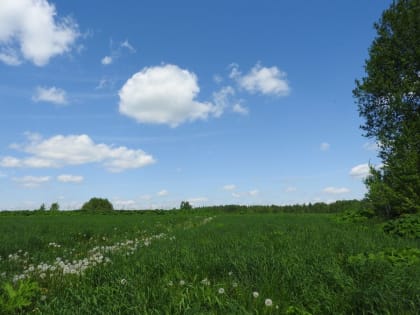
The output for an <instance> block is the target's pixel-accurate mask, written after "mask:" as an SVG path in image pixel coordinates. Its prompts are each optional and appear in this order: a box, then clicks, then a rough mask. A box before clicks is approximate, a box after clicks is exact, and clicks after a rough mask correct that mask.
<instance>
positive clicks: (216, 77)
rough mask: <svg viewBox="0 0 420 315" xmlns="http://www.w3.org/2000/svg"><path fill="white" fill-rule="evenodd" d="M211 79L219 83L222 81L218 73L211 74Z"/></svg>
mask: <svg viewBox="0 0 420 315" xmlns="http://www.w3.org/2000/svg"><path fill="white" fill-rule="evenodd" d="M213 81H214V83H217V84H220V83H222V82H223V78H222V76H221V75H219V74H215V75H214V76H213Z"/></svg>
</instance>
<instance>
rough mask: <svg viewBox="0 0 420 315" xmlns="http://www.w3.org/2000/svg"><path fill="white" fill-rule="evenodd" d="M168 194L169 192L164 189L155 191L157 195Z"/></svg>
mask: <svg viewBox="0 0 420 315" xmlns="http://www.w3.org/2000/svg"><path fill="white" fill-rule="evenodd" d="M168 194H169V192H168V191H167V190H166V189H162V190H161V191H159V192H158V193H157V195H158V196H159V197H163V196H167V195H168Z"/></svg>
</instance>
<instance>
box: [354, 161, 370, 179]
mask: <svg viewBox="0 0 420 315" xmlns="http://www.w3.org/2000/svg"><path fill="white" fill-rule="evenodd" d="M369 172H370V168H369V164H368V163H364V164H359V165H356V166H354V167H352V169H351V170H350V173H349V174H350V176H351V177H354V178H362V179H363V178H366V177H367V176H368V175H369Z"/></svg>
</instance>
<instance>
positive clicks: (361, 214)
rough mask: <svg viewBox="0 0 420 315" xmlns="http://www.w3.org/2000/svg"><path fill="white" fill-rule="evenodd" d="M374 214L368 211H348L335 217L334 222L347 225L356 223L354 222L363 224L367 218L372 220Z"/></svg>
mask: <svg viewBox="0 0 420 315" xmlns="http://www.w3.org/2000/svg"><path fill="white" fill-rule="evenodd" d="M373 215H374V212H373V211H372V210H370V209H363V210H358V211H354V210H348V211H345V212H343V213H340V214H338V215H337V217H336V218H335V220H336V221H337V222H347V223H356V222H365V221H367V220H368V219H369V218H372V217H373Z"/></svg>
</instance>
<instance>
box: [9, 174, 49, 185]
mask: <svg viewBox="0 0 420 315" xmlns="http://www.w3.org/2000/svg"><path fill="white" fill-rule="evenodd" d="M50 179H51V177H49V176H24V177H14V178H13V181H15V182H17V183H19V184H21V185H22V186H23V187H25V188H36V187H39V186H40V185H41V184H43V183H46V182H49V181H50Z"/></svg>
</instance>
